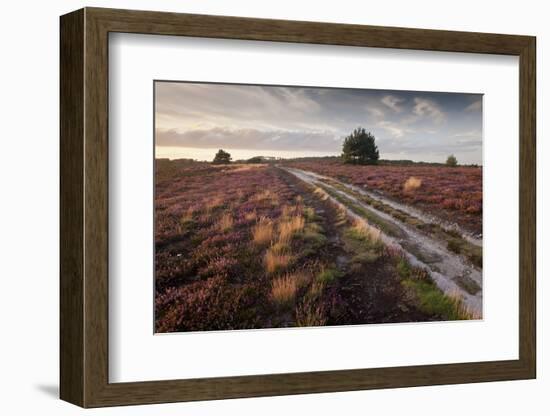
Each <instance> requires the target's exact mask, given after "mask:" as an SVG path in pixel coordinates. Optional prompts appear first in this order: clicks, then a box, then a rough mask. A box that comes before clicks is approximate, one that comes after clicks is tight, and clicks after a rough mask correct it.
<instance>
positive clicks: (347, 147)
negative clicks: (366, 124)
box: [342, 127, 380, 165]
mask: <svg viewBox="0 0 550 416" xmlns="http://www.w3.org/2000/svg"><path fill="white" fill-rule="evenodd" d="M374 140H375V138H374V136H373V135H372V134H371V133H370V132H366V131H365V129H364V128H362V127H358V128H356V129H355V130H353V133H351V134H350V135H349V136H347V137H346V138H345V139H344V144H343V146H342V159H343V160H344V163H355V164H360V165H375V164H377V163H378V159H379V158H380V155H379V154H378V147H377V146H376V144H375V143H374Z"/></svg>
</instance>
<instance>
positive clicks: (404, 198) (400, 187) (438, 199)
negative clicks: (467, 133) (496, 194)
mask: <svg viewBox="0 0 550 416" xmlns="http://www.w3.org/2000/svg"><path fill="white" fill-rule="evenodd" d="M289 164H290V166H292V167H295V168H298V169H303V170H308V171H312V172H316V173H319V174H321V175H325V176H329V177H333V178H336V179H339V180H341V181H343V182H347V183H351V184H353V185H356V186H360V187H363V188H367V189H370V190H373V191H377V192H380V193H382V194H384V195H386V196H388V197H391V198H394V199H395V200H397V201H399V202H402V203H405V204H410V205H412V206H415V207H416V208H419V209H421V210H424V211H426V212H428V213H431V214H434V215H436V216H439V217H440V218H442V219H444V220H446V221H451V222H456V223H457V224H459V225H460V226H462V227H464V228H465V229H467V230H469V231H471V232H474V233H478V234H480V233H481V229H482V224H481V221H482V206H483V193H482V168H480V167H454V168H449V167H446V166H416V165H412V166H386V165H378V166H373V165H368V166H361V165H348V164H344V163H342V162H341V161H340V160H339V159H319V160H307V161H296V162H290V163H289ZM411 178H414V179H413V180H411Z"/></svg>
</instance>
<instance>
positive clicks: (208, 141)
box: [155, 127, 341, 152]
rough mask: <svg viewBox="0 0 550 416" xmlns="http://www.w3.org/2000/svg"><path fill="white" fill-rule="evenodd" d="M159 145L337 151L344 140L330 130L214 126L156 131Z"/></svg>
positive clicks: (156, 142)
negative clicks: (307, 130) (305, 130)
mask: <svg viewBox="0 0 550 416" xmlns="http://www.w3.org/2000/svg"><path fill="white" fill-rule="evenodd" d="M155 144H156V145H157V146H174V147H176V146H180V147H194V148H213V149H214V148H225V149H257V150H289V149H292V150H311V151H327V152H338V151H339V150H340V149H341V140H340V138H339V137H337V136H335V135H334V134H333V133H331V132H327V131H309V132H304V131H284V130H258V129H229V128H223V127H215V128H212V129H196V130H188V131H185V132H178V131H176V130H162V129H158V130H157V131H156V140H155Z"/></svg>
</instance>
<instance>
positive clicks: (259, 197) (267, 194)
mask: <svg viewBox="0 0 550 416" xmlns="http://www.w3.org/2000/svg"><path fill="white" fill-rule="evenodd" d="M250 200H251V201H253V202H261V201H269V202H271V203H272V204H276V203H278V201H279V197H278V196H277V194H275V193H274V192H273V191H270V190H269V189H266V190H265V191H262V192H258V193H257V194H255V195H254V196H253V197H252V198H250Z"/></svg>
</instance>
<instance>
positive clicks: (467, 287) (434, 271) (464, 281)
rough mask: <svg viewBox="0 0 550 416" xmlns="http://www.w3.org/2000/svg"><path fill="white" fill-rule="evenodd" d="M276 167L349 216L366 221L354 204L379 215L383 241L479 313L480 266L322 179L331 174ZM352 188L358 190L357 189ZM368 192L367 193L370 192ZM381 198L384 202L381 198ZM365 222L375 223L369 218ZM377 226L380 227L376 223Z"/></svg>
mask: <svg viewBox="0 0 550 416" xmlns="http://www.w3.org/2000/svg"><path fill="white" fill-rule="evenodd" d="M280 168H281V169H284V170H285V171H287V172H289V173H291V174H292V175H294V176H295V177H297V178H298V179H300V180H302V181H304V182H306V183H309V184H311V185H314V186H316V187H318V188H321V189H322V190H323V191H325V192H326V194H327V196H328V198H330V199H331V201H332V202H333V203H335V204H337V205H339V206H341V207H343V208H345V209H346V211H347V213H348V215H349V216H350V217H351V218H352V219H354V220H357V221H360V222H369V221H367V220H366V218H365V216H364V215H360V214H358V213H357V212H356V210H355V211H354V209H353V207H354V206H355V207H360V208H361V210H362V211H368V212H369V213H371V214H373V215H374V216H376V217H377V218H379V219H380V220H381V221H383V222H384V224H387V225H388V227H391V228H390V230H393V231H392V232H391V234H392V235H390V233H388V232H387V231H386V232H384V230H381V231H382V236H381V238H382V241H383V242H384V243H385V244H386V245H394V246H398V247H399V248H400V249H401V250H402V251H403V253H404V254H405V256H406V257H407V260H408V261H409V262H410V263H411V265H413V266H416V267H421V268H423V269H425V270H427V271H428V272H429V273H430V275H431V277H432V279H433V281H434V282H435V283H436V285H437V286H438V287H439V288H440V289H441V290H442V291H443V292H444V293H446V294H457V293H458V294H460V296H461V297H462V300H463V302H464V304H465V305H466V306H467V307H468V308H469V310H470V311H471V312H472V313H473V314H474V315H476V316H481V315H482V309H483V301H482V290H481V288H482V273H481V270H479V269H477V268H475V267H474V266H472V265H470V264H468V263H467V262H465V261H464V259H463V258H462V257H461V256H459V255H457V254H455V253H452V252H450V251H449V250H448V249H447V248H446V247H445V246H444V245H443V244H442V243H441V242H440V241H438V240H435V239H432V238H430V237H428V236H426V235H424V234H421V233H420V232H418V231H417V230H416V229H414V228H413V227H411V226H409V225H408V224H404V223H403V222H401V221H399V220H397V219H396V218H394V217H392V216H391V215H389V214H387V213H385V212H382V211H380V210H377V209H375V208H374V207H372V206H370V205H368V204H365V203H363V202H362V201H360V200H359V199H357V198H356V197H354V196H353V195H351V194H349V193H347V192H345V191H343V190H341V189H337V188H335V187H334V186H332V185H330V184H329V183H327V182H325V181H326V179H331V178H326V177H323V176H321V175H317V174H315V173H312V172H308V171H303V170H300V169H295V168H288V167H280ZM336 182H337V183H340V182H338V181H336ZM342 185H344V186H346V185H347V184H343V183H342ZM348 188H349V186H348ZM355 188H356V187H355ZM349 189H351V188H349ZM354 190H355V191H359V190H358V189H354ZM369 196H371V195H370V193H369ZM381 202H385V200H384V201H381ZM401 208H402V207H400V208H399V209H401ZM369 224H370V225H374V226H377V224H373V222H372V221H371V222H369ZM377 228H379V229H380V228H384V227H380V226H377ZM397 230H398V231H397ZM396 231H397V232H396Z"/></svg>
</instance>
